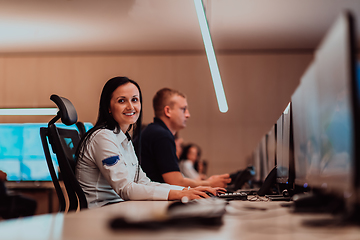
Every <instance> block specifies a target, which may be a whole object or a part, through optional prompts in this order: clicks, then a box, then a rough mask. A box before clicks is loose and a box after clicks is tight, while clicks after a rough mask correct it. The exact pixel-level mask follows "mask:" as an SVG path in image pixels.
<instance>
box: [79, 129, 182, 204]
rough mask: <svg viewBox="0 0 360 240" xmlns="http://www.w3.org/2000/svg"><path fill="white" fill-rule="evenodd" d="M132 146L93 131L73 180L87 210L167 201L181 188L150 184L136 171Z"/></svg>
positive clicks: (109, 133)
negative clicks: (124, 203) (114, 204)
mask: <svg viewBox="0 0 360 240" xmlns="http://www.w3.org/2000/svg"><path fill="white" fill-rule="evenodd" d="M138 164H139V163H138V160H137V157H136V155H135V151H134V147H133V145H132V142H131V141H129V140H128V139H127V137H126V135H125V134H124V133H123V132H122V131H120V133H118V134H115V133H114V132H113V131H112V130H109V129H99V130H97V131H95V132H94V133H93V134H92V136H91V137H90V139H89V142H88V145H87V147H86V149H85V151H84V154H83V156H82V157H81V158H80V159H79V160H78V163H77V166H76V177H77V179H78V181H79V183H80V185H81V187H82V189H83V191H84V193H85V195H86V199H87V201H88V207H89V208H92V207H96V206H103V205H105V204H107V203H110V202H119V201H123V200H167V199H168V195H169V191H170V190H171V189H173V190H182V189H183V188H184V187H180V186H174V185H168V184H162V183H156V182H151V181H150V179H149V178H148V177H147V176H146V174H145V173H144V172H143V171H142V169H141V168H140V171H139V181H138V182H137V183H135V182H134V180H135V175H136V172H137V168H138Z"/></svg>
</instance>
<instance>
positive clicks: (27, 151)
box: [0, 123, 92, 181]
mask: <svg viewBox="0 0 360 240" xmlns="http://www.w3.org/2000/svg"><path fill="white" fill-rule="evenodd" d="M84 125H85V129H86V130H89V129H90V128H91V127H92V124H91V123H85V124H84ZM46 126H47V123H24V124H0V170H2V171H4V172H6V173H7V180H8V181H51V177H50V174H49V170H48V167H47V164H46V159H45V155H44V150H43V147H42V144H41V139H40V127H46ZM57 126H58V127H61V128H67V129H76V126H75V125H73V126H66V125H65V124H62V123H58V124H57ZM50 149H51V148H50ZM51 154H52V158H53V159H55V161H54V162H53V164H54V166H58V164H57V162H56V155H55V154H54V153H52V152H51Z"/></svg>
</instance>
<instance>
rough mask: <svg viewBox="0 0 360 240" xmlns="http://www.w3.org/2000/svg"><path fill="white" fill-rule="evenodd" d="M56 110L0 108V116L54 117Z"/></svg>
mask: <svg viewBox="0 0 360 240" xmlns="http://www.w3.org/2000/svg"><path fill="white" fill-rule="evenodd" d="M57 112H58V109H57V108H1V109H0V115H2V116H33V115H37V116H41V115H43V116H45V115H56V114H57Z"/></svg>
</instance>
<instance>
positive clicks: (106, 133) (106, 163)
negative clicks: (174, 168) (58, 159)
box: [76, 77, 222, 208]
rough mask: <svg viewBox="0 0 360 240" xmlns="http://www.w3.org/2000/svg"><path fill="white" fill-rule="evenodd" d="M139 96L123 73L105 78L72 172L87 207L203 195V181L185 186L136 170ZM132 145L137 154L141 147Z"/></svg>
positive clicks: (134, 85)
mask: <svg viewBox="0 0 360 240" xmlns="http://www.w3.org/2000/svg"><path fill="white" fill-rule="evenodd" d="M141 117H142V96H141V90H140V87H139V85H138V84H137V83H136V82H135V81H133V80H131V79H128V78H127V77H115V78H112V79H110V80H109V81H107V83H106V84H105V86H104V88H103V90H102V93H101V97H100V104H99V114H98V119H97V121H96V124H95V126H94V127H93V128H92V129H91V130H90V131H89V132H87V134H86V135H85V136H84V137H83V139H82V141H81V142H80V144H79V147H78V149H77V153H76V155H77V159H78V161H77V165H76V176H77V179H78V181H79V183H80V185H81V187H82V189H83V191H84V193H85V195H86V198H87V201H88V206H89V208H93V207H96V206H103V205H106V204H109V203H114V202H120V201H124V200H178V199H182V198H183V197H187V199H195V198H201V197H208V195H207V194H206V191H208V192H211V193H212V194H214V195H215V194H216V191H217V190H220V191H222V189H215V188H209V187H198V188H185V189H184V187H180V186H174V185H168V184H161V183H156V182H151V181H150V179H149V178H148V177H147V176H146V175H145V173H144V172H143V171H142V169H141V167H140V165H139V162H138V159H137V157H136V154H135V150H134V146H133V144H132V141H131V135H132V138H138V139H140V134H141ZM137 149H138V156H141V155H140V151H141V149H139V148H137Z"/></svg>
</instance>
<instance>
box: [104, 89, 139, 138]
mask: <svg viewBox="0 0 360 240" xmlns="http://www.w3.org/2000/svg"><path fill="white" fill-rule="evenodd" d="M140 110H141V103H140V94H139V90H138V89H137V87H136V86H135V85H134V84H132V83H126V84H124V85H121V86H119V87H118V88H117V89H115V91H114V92H113V94H112V96H111V100H110V109H109V112H110V113H111V115H112V116H113V118H114V119H115V121H116V122H117V123H118V124H119V126H120V128H121V130H122V131H123V132H124V133H125V132H126V131H127V129H128V128H129V126H130V124H134V123H135V122H136V121H137V119H138V118H139V115H140Z"/></svg>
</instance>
